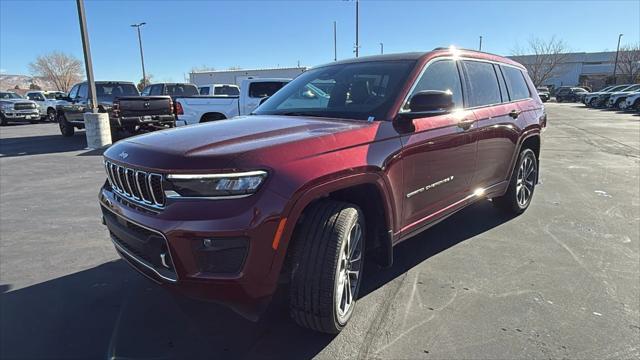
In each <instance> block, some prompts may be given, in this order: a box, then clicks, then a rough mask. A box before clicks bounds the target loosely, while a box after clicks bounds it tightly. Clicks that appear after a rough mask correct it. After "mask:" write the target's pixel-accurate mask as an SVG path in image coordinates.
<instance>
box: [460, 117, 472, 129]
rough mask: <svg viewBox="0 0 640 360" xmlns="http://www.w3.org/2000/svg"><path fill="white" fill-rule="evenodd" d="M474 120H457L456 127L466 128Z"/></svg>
mask: <svg viewBox="0 0 640 360" xmlns="http://www.w3.org/2000/svg"><path fill="white" fill-rule="evenodd" d="M475 121H476V120H475V119H462V120H460V121H459V122H458V127H460V128H462V129H464V130H468V129H469V128H470V127H471V125H473V123H474V122H475Z"/></svg>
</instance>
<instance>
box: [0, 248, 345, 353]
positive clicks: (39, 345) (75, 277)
mask: <svg viewBox="0 0 640 360" xmlns="http://www.w3.org/2000/svg"><path fill="white" fill-rule="evenodd" d="M8 290H9V286H7V285H2V286H0V291H3V292H4V293H2V294H0V358H3V359H6V358H11V359H13V358H56V359H60V358H70V357H73V358H82V359H101V358H108V359H124V358H126V359H143V358H144V359H149V358H153V359H205V358H206V359H216V358H217V359H237V358H272V359H285V358H295V359H302V358H311V357H313V356H314V355H316V354H317V353H318V352H320V350H322V349H323V348H324V347H326V346H327V344H328V343H329V342H330V341H331V340H332V339H333V337H332V336H328V335H323V334H317V333H313V332H311V331H308V330H305V329H303V328H300V327H299V326H297V325H296V324H295V323H293V322H292V321H291V320H290V319H289V316H288V313H287V310H286V307H285V304H284V302H282V301H276V302H275V304H274V306H271V307H270V308H269V309H268V310H267V312H266V313H265V314H264V315H263V317H262V318H261V319H260V320H259V321H258V322H251V321H248V320H245V319H244V318H242V317H241V316H239V315H237V314H235V313H234V312H232V311H230V310H228V309H226V308H224V307H222V306H219V305H215V304H210V303H201V302H197V301H190V300H186V299H180V301H176V298H175V297H174V296H173V295H171V294H170V293H169V292H168V291H166V290H165V289H163V288H161V287H160V286H158V285H156V284H154V283H151V282H150V281H148V280H147V279H145V278H143V277H142V276H141V275H139V274H137V273H135V272H134V271H132V270H131V269H130V268H129V266H128V265H127V264H126V263H125V262H124V261H122V260H117V261H112V262H108V263H105V264H102V265H99V266H97V267H95V268H92V269H88V270H85V271H81V272H78V273H75V274H71V275H68V276H64V277H61V278H57V279H53V280H50V281H47V282H44V283H40V284H37V285H33V286H29V287H26V288H22V289H16V290H13V291H8ZM7 291H8V292H7ZM185 309H188V311H186V312H185V311H183V310H185Z"/></svg>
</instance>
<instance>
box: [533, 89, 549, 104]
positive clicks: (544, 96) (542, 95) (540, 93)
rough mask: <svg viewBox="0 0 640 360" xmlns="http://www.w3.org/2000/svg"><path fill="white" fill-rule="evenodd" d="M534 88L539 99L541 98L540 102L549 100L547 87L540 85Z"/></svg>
mask: <svg viewBox="0 0 640 360" xmlns="http://www.w3.org/2000/svg"><path fill="white" fill-rule="evenodd" d="M536 90H537V91H538V96H539V97H540V100H542V102H547V101H549V99H550V98H551V95H550V93H549V88H548V87H546V86H540V87H537V88H536Z"/></svg>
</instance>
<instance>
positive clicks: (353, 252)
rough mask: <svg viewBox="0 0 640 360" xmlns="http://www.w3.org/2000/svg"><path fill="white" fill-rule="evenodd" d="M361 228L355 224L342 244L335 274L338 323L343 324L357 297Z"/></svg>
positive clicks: (360, 263)
mask: <svg viewBox="0 0 640 360" xmlns="http://www.w3.org/2000/svg"><path fill="white" fill-rule="evenodd" d="M362 237H363V233H362V226H360V223H359V222H356V223H355V224H354V225H353V227H352V228H351V230H350V231H349V235H348V236H347V238H346V239H345V241H343V242H342V247H341V249H340V253H339V258H338V269H337V272H336V290H335V298H334V301H335V308H336V315H337V318H338V322H339V323H341V324H345V323H346V321H347V320H348V319H349V315H350V312H351V310H352V308H353V305H354V303H355V298H356V296H357V295H358V294H357V292H358V288H359V286H358V285H359V284H360V278H361V275H360V273H361V270H362Z"/></svg>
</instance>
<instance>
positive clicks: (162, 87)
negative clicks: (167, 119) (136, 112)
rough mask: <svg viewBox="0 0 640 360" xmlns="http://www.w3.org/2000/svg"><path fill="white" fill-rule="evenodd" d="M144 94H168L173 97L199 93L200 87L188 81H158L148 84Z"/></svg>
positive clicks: (143, 91) (142, 93)
mask: <svg viewBox="0 0 640 360" xmlns="http://www.w3.org/2000/svg"><path fill="white" fill-rule="evenodd" d="M140 95H142V96H157V95H167V96H170V97H171V98H172V99H175V98H177V97H182V96H195V95H198V88H197V87H196V86H195V85H193V84H188V83H158V84H151V85H147V86H146V87H145V88H144V89H143V90H142V92H141V93H140Z"/></svg>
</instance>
